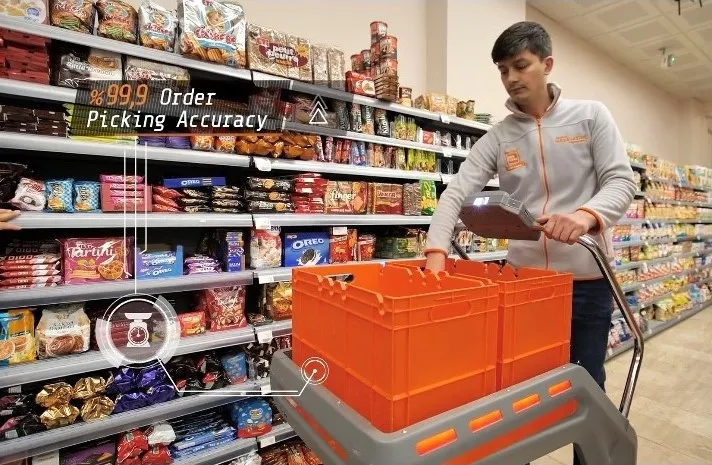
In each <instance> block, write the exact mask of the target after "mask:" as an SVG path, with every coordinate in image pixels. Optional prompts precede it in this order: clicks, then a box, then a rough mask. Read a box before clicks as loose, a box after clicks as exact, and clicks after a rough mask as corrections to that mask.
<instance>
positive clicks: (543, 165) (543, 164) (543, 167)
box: [536, 118, 549, 270]
mask: <svg viewBox="0 0 712 465" xmlns="http://www.w3.org/2000/svg"><path fill="white" fill-rule="evenodd" d="M536 127H537V132H538V135H539V160H540V161H541V172H542V175H543V177H544V191H545V192H546V200H545V201H544V206H543V207H542V209H541V214H542V215H546V207H547V205H548V204H549V179H548V177H547V176H546V162H545V161H544V138H543V136H542V133H541V118H536ZM544 261H545V264H546V269H547V270H548V269H549V250H548V247H547V238H546V236H544Z"/></svg>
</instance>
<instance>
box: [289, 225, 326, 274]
mask: <svg viewBox="0 0 712 465" xmlns="http://www.w3.org/2000/svg"><path fill="white" fill-rule="evenodd" d="M324 263H329V234H327V233H325V232H295V233H287V234H285V235H284V266H311V265H321V264H324Z"/></svg>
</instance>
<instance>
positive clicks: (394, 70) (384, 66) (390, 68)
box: [378, 58, 398, 76]
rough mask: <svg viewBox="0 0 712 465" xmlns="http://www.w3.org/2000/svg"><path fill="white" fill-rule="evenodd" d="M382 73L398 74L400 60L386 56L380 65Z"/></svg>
mask: <svg viewBox="0 0 712 465" xmlns="http://www.w3.org/2000/svg"><path fill="white" fill-rule="evenodd" d="M378 67H379V70H380V73H381V74H388V75H393V76H397V75H398V60H396V59H395V58H386V59H384V60H381V62H380V63H379V65H378Z"/></svg>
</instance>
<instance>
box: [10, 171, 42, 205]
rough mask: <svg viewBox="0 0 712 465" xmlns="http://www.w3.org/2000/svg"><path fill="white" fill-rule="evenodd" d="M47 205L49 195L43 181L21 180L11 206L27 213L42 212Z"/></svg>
mask: <svg viewBox="0 0 712 465" xmlns="http://www.w3.org/2000/svg"><path fill="white" fill-rule="evenodd" d="M46 204H47V194H46V192H45V184H44V182H43V181H37V180H34V179H30V178H21V179H20V182H19V183H18V184H17V190H15V196H14V197H13V198H12V199H11V200H10V205H12V206H14V207H17V208H19V209H20V210H25V211H42V210H44V208H45V205H46Z"/></svg>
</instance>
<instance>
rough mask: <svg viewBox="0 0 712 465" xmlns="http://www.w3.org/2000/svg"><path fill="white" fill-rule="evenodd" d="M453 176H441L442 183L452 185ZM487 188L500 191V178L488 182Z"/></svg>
mask: <svg viewBox="0 0 712 465" xmlns="http://www.w3.org/2000/svg"><path fill="white" fill-rule="evenodd" d="M453 176H454V175H452V174H441V175H440V177H441V178H442V181H443V183H444V184H450V182H451V181H452V178H453ZM486 186H487V187H492V188H495V189H499V178H494V179H490V180H489V181H487V184H486Z"/></svg>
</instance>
